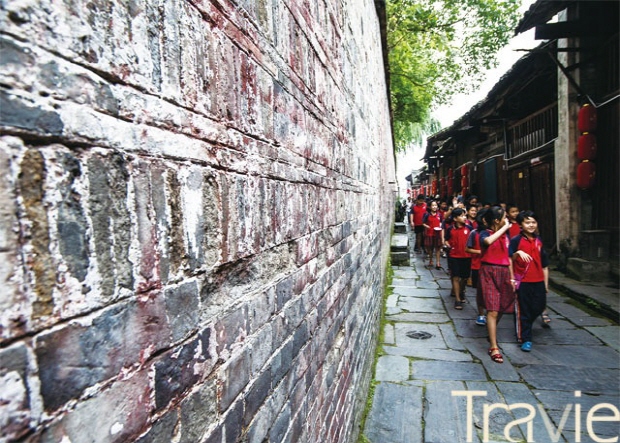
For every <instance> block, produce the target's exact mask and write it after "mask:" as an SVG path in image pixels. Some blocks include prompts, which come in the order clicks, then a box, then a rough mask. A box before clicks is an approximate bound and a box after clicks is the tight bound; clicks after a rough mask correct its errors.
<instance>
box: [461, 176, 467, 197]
mask: <svg viewBox="0 0 620 443" xmlns="http://www.w3.org/2000/svg"><path fill="white" fill-rule="evenodd" d="M467 186H469V179H468V178H467V176H466V175H464V176H462V177H461V188H466V187H467ZM463 194H464V193H463Z"/></svg>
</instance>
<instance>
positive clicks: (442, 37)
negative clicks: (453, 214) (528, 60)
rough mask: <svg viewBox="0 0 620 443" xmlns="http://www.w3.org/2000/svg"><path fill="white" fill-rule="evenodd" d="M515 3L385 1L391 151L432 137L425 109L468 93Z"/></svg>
mask: <svg viewBox="0 0 620 443" xmlns="http://www.w3.org/2000/svg"><path fill="white" fill-rule="evenodd" d="M519 3H520V0H458V1H457V0H387V16H388V51H389V65H390V93H391V100H392V114H393V121H394V136H395V148H396V150H397V151H401V150H404V149H405V148H406V147H407V146H408V145H409V144H411V143H412V142H415V141H417V140H419V138H420V133H421V132H424V131H427V132H431V131H432V132H435V131H437V130H438V129H439V128H438V126H437V122H436V121H433V120H432V119H431V118H430V110H431V107H432V106H433V105H435V104H443V103H447V102H448V100H449V99H450V98H451V97H452V96H453V95H454V94H457V93H467V92H471V91H472V90H474V89H475V88H476V87H477V86H478V85H479V84H480V82H482V80H483V79H484V77H483V72H484V71H485V70H487V69H489V68H492V67H494V66H496V65H497V58H496V56H497V52H498V51H499V50H500V49H501V48H502V47H503V46H505V45H506V43H508V40H509V38H510V36H511V35H512V33H513V31H514V28H515V26H516V25H517V21H518V18H519V15H518V12H517V9H518V7H519Z"/></svg>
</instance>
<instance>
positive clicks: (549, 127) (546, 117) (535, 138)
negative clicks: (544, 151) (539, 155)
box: [506, 103, 558, 159]
mask: <svg viewBox="0 0 620 443" xmlns="http://www.w3.org/2000/svg"><path fill="white" fill-rule="evenodd" d="M506 135H507V140H506V141H507V143H508V158H509V159H510V158H514V157H517V156H519V155H522V154H525V153H526V152H530V151H533V150H534V149H536V148H538V147H540V146H543V145H545V144H547V143H549V142H551V141H552V140H554V139H556V138H557V136H558V104H557V103H553V104H552V105H549V106H547V107H546V108H543V109H541V110H539V111H537V112H535V113H534V114H532V115H529V116H527V117H526V118H524V119H523V120H520V121H518V122H517V123H515V124H514V125H512V126H510V127H509V128H508V131H507V134H506Z"/></svg>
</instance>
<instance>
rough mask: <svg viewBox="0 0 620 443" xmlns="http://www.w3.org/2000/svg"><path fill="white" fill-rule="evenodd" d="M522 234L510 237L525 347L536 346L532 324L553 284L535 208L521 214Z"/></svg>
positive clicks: (519, 335)
mask: <svg viewBox="0 0 620 443" xmlns="http://www.w3.org/2000/svg"><path fill="white" fill-rule="evenodd" d="M517 222H518V223H519V225H520V226H521V234H519V235H517V236H515V237H513V238H512V239H511V240H510V248H509V253H510V257H511V260H512V266H513V271H514V276H515V280H516V284H517V301H518V303H517V306H516V311H515V324H516V329H517V340H518V341H519V343H522V345H521V350H522V351H524V352H530V351H531V350H532V324H533V323H534V320H535V319H536V318H537V317H538V316H539V315H541V314H542V313H543V311H544V310H545V306H546V304H547V292H548V288H549V268H548V266H549V259H548V257H547V253H546V252H545V250H544V249H543V244H542V240H541V239H540V237H539V236H538V235H537V234H536V231H537V229H538V221H537V220H536V215H534V213H533V212H532V211H523V212H521V213H519V215H518V216H517Z"/></svg>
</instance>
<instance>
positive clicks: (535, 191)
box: [521, 161, 555, 251]
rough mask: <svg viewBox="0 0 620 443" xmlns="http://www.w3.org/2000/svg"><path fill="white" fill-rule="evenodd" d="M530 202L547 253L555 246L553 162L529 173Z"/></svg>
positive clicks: (535, 167) (531, 168) (534, 167)
mask: <svg viewBox="0 0 620 443" xmlns="http://www.w3.org/2000/svg"><path fill="white" fill-rule="evenodd" d="M529 176H530V177H529V188H530V202H529V207H522V208H521V209H531V210H532V211H534V212H535V213H536V216H537V218H538V229H539V230H540V236H541V237H542V239H543V242H544V244H545V248H546V249H547V251H551V250H552V248H553V246H554V245H555V190H554V189H555V187H554V178H553V162H552V161H549V162H545V163H540V164H538V165H534V166H531V167H530V171H529Z"/></svg>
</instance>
